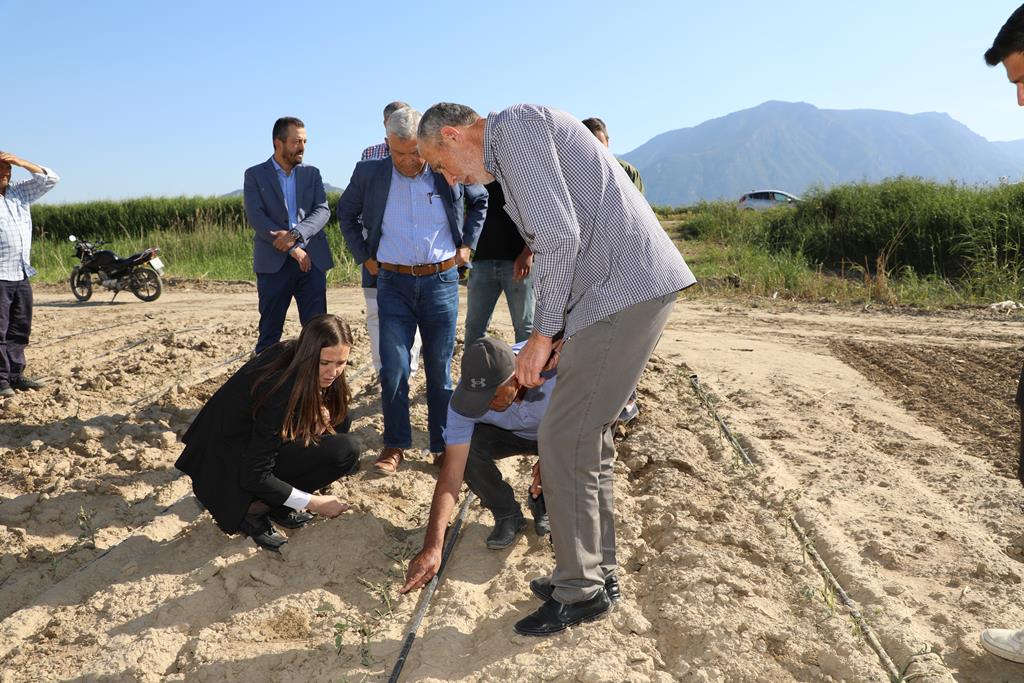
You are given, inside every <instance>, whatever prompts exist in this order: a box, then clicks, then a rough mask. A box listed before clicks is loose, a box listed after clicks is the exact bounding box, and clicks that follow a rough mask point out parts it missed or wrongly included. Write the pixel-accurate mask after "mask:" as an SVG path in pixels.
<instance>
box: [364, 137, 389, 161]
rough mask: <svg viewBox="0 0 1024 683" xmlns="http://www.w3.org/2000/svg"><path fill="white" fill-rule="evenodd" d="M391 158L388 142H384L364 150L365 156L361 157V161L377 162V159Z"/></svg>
mask: <svg viewBox="0 0 1024 683" xmlns="http://www.w3.org/2000/svg"><path fill="white" fill-rule="evenodd" d="M389 156H391V149H390V148H388V143H387V141H384V142H382V143H380V144H377V145H370V146H369V147H367V148H366V149H364V150H363V155H362V156H361V157H359V161H376V160H377V159H387V158H388V157H389Z"/></svg>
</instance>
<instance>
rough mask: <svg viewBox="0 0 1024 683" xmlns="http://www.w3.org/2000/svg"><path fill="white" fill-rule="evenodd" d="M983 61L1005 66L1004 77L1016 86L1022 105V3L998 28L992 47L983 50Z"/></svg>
mask: <svg viewBox="0 0 1024 683" xmlns="http://www.w3.org/2000/svg"><path fill="white" fill-rule="evenodd" d="M985 63H986V64H988V65H989V66H995V65H997V64H1000V63H1001V64H1002V65H1003V67H1005V68H1006V77H1007V78H1009V79H1010V83H1013V84H1014V86H1016V88H1017V104H1018V105H1020V106H1022V107H1024V5H1021V6H1020V7H1018V8H1017V10H1016V11H1015V12H1014V13H1013V14H1011V15H1010V18H1009V19H1007V20H1006V23H1005V24H1003V27H1002V28H1001V29H999V33H997V34H996V39H995V40H994V41H992V47H990V48H989V49H988V50H986V51H985Z"/></svg>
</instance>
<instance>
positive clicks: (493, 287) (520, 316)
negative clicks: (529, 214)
mask: <svg viewBox="0 0 1024 683" xmlns="http://www.w3.org/2000/svg"><path fill="white" fill-rule="evenodd" d="M486 187H487V194H488V196H489V199H488V200H487V204H488V207H490V208H489V209H488V211H487V216H486V218H485V219H484V227H483V232H481V233H480V241H479V242H477V245H476V252H475V253H474V255H473V268H472V270H471V271H470V275H469V287H468V289H469V301H468V304H467V311H466V340H465V343H466V346H469V344H471V343H472V342H474V341H476V340H477V339H479V338H480V337H483V336H484V335H485V334H487V325H488V323H490V322H491V314H493V313H494V306H495V304H497V303H498V297H499V296H501V293H502V292H504V293H505V301H506V302H507V303H508V313H509V316H510V317H511V318H512V327H513V328H514V329H515V334H516V342H517V343H518V342H521V341H526V340H527V339H528V338H529V337H530V333H531V332H533V306H534V296H533V278H532V277H531V275H530V268H531V267H532V266H533V253H532V252H531V251H530V249H529V248H528V247H527V246H526V243H525V242H523V238H522V237H520V236H519V230H517V229H516V224H515V223H513V222H512V219H511V218H509V216H508V214H507V213H505V208H504V207H505V196H504V194H502V191H501V184H500V183H498V182H497V181H495V182H492V183H491V184H489V185H487V186H486Z"/></svg>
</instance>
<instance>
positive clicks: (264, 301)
mask: <svg viewBox="0 0 1024 683" xmlns="http://www.w3.org/2000/svg"><path fill="white" fill-rule="evenodd" d="M256 293H257V294H258V295H259V302H260V303H259V306H260V326H259V329H260V336H259V339H257V340H256V349H255V351H256V353H257V354H258V353H259V352H260V351H262V350H263V349H265V348H267V347H269V346H273V345H274V344H276V343H277V342H279V341H281V332H282V330H283V329H284V319H285V317H286V316H287V314H288V307H289V306H291V303H292V298H293V297H294V298H295V305H296V306H297V307H298V309H299V322H301V323H302V324H303V325H305V324H306V323H307V322H309V319H310V318H313V317H315V316H318V315H322V314H324V313H326V312H327V274H326V273H324V271H322V270H320V269H319V268H317V267H316V266H313V267H312V268H310V270H309V272H308V273H303V272H302V271H301V270H299V264H298V263H297V262H296V261H295V259H293V258H292V257H291V256H289V257H288V258H286V259H285V261H284V265H283V266H281V270H279V271H277V272H276V273H256Z"/></svg>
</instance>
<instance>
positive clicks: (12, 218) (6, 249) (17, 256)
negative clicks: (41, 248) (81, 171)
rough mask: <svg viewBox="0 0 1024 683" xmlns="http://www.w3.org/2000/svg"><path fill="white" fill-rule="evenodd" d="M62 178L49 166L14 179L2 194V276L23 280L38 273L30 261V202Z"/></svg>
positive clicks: (0, 251) (0, 250)
mask: <svg viewBox="0 0 1024 683" xmlns="http://www.w3.org/2000/svg"><path fill="white" fill-rule="evenodd" d="M58 180H60V178H58V177H57V174H56V173H54V172H53V171H51V170H50V169H48V168H43V172H42V173H33V174H32V177H31V178H30V179H28V180H22V181H21V182H17V183H11V184H10V185H9V186H8V188H7V194H4V195H0V280H9V281H14V282H21V281H22V280H24V279H25V278H28V277H32V276H33V275H35V274H36V270H35V268H33V267H32V266H31V265H29V255H30V254H31V253H32V214H31V211H30V205H31V204H32V202H34V201H35V200H37V199H39V198H40V197H42V196H43V195H44V194H46V193H47V192H49V191H50V189H51V188H53V186H54V185H56V184H57V181H58Z"/></svg>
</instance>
